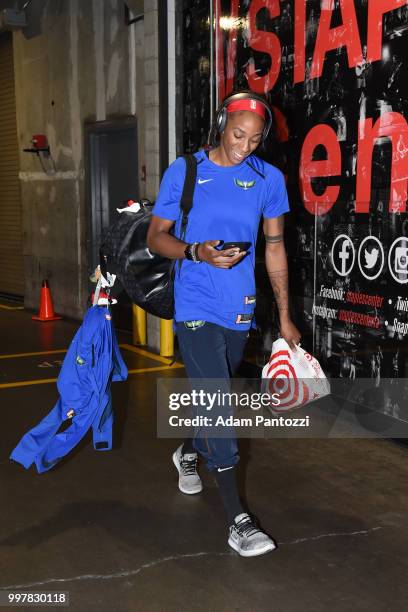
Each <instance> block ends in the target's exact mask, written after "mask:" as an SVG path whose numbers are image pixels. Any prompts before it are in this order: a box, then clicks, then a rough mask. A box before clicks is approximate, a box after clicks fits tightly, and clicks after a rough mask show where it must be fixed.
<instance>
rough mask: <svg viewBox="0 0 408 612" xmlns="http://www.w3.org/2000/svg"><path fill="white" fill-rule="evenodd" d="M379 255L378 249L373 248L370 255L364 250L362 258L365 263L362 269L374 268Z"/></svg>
mask: <svg viewBox="0 0 408 612" xmlns="http://www.w3.org/2000/svg"><path fill="white" fill-rule="evenodd" d="M379 253H380V250H379V249H375V248H373V249H372V250H371V253H370V252H369V251H367V249H364V257H365V261H366V262H365V266H364V267H365V268H367V269H368V270H371V268H374V266H375V264H376V263H377V259H378V255H379Z"/></svg>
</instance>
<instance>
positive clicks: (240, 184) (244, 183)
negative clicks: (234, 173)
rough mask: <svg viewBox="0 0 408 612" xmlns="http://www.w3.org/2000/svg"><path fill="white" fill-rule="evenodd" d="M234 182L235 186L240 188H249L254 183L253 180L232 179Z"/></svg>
mask: <svg viewBox="0 0 408 612" xmlns="http://www.w3.org/2000/svg"><path fill="white" fill-rule="evenodd" d="M234 182H235V184H236V186H237V187H241V189H245V191H246V190H247V189H251V187H253V186H254V185H255V181H240V180H239V179H234Z"/></svg>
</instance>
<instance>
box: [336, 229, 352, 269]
mask: <svg viewBox="0 0 408 612" xmlns="http://www.w3.org/2000/svg"><path fill="white" fill-rule="evenodd" d="M340 241H341V242H340ZM336 245H337V248H336ZM331 259H332V263H333V267H334V269H335V270H336V272H337V274H339V275H340V276H347V274H350V272H351V269H352V267H353V265H354V259H355V251H354V245H353V243H352V241H351V239H350V238H349V237H348V236H346V235H345V234H341V235H340V236H337V238H336V240H335V241H334V243H333V247H332V252H331ZM336 260H337V261H338V260H340V262H339V263H340V268H338V267H337V265H336Z"/></svg>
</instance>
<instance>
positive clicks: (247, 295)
mask: <svg viewBox="0 0 408 612" xmlns="http://www.w3.org/2000/svg"><path fill="white" fill-rule="evenodd" d="M195 157H196V158H197V179H196V185H195V189H194V199H193V208H192V209H191V212H190V214H189V217H188V225H187V232H186V235H185V238H184V239H185V241H186V242H188V243H191V242H204V241H205V240H224V242H232V241H237V242H238V241H239V242H244V241H245V242H251V244H252V246H251V248H250V249H249V251H248V255H247V256H245V257H244V259H243V260H242V261H240V262H239V263H238V264H237V265H235V266H234V267H233V268H231V269H229V270H228V269H227V270H224V269H221V268H216V267H214V266H211V265H209V264H207V263H205V262H203V263H200V264H197V263H194V262H192V261H189V260H183V263H182V265H181V268H179V264H177V266H176V276H175V280H174V298H175V320H176V321H192V320H203V321H209V322H212V323H217V324H218V325H222V326H224V327H228V328H229V329H236V330H245V329H249V327H250V323H251V315H253V311H254V309H255V275H254V267H255V244H256V239H257V235H258V227H259V222H260V219H261V216H263V217H264V218H268V219H269V218H273V217H279V216H280V215H282V214H283V213H286V212H288V210H289V204H288V197H287V193H286V186H285V179H284V177H283V174H282V173H281V172H280V170H278V169H277V168H275V167H274V166H272V165H271V164H268V163H267V162H264V161H263V160H261V159H259V158H258V157H256V156H255V155H250V156H249V157H247V158H246V160H245V161H244V162H242V163H241V164H238V165H234V166H219V165H218V164H215V163H214V162H212V161H211V160H210V159H209V158H208V157H207V155H206V154H205V151H203V150H201V151H198V153H195ZM251 166H252V167H251ZM254 168H255V169H254ZM185 175H186V163H185V161H184V159H183V158H182V157H179V158H178V159H176V160H175V161H174V162H173V163H172V164H171V165H170V166H169V168H168V169H167V170H166V172H165V174H164V176H163V180H162V182H161V186H160V191H159V194H158V197H157V200H156V204H155V206H154V209H153V214H154V215H156V216H157V217H161V218H162V219H168V220H170V221H175V222H176V227H175V236H179V235H180V222H181V213H180V199H181V194H182V191H183V186H184V179H185ZM248 315H249V316H248ZM241 319H243V320H242V321H241ZM240 321H241V322H240Z"/></svg>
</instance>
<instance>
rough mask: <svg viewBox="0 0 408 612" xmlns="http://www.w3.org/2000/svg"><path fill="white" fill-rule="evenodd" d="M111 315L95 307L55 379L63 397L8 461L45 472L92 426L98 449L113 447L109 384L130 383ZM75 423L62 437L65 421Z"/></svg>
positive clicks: (25, 437) (17, 447)
mask: <svg viewBox="0 0 408 612" xmlns="http://www.w3.org/2000/svg"><path fill="white" fill-rule="evenodd" d="M127 374H128V372H127V367H126V365H125V362H124V361H123V358H122V355H121V354H120V350H119V346H118V342H117V339H116V334H115V331H114V328H113V325H112V320H111V314H110V311H109V310H108V309H107V308H106V307H101V306H93V307H92V308H89V310H88V311H87V313H86V315H85V318H84V321H83V323H82V325H81V327H80V328H79V330H78V331H77V333H76V334H75V337H74V339H73V340H72V342H71V345H70V347H69V349H68V352H67V354H66V356H65V359H64V362H63V364H62V368H61V372H60V375H59V377H58V380H57V387H58V391H59V394H60V398H59V400H58V401H57V403H56V404H55V406H54V408H53V409H52V410H51V412H50V413H49V414H48V415H47V416H46V417H45V418H44V419H42V421H40V423H38V425H36V427H34V428H33V429H31V430H30V431H29V432H28V433H26V434H25V435H24V436H23V437H22V439H21V440H20V442H19V443H18V444H17V446H16V448H15V449H14V450H13V452H12V453H11V455H10V459H13V460H14V461H17V462H19V463H21V464H22V465H23V466H24V467H25V468H26V469H28V468H29V467H30V466H31V465H32V464H33V463H35V465H36V467H37V470H38V472H39V473H41V472H46V471H47V470H49V469H50V468H51V467H53V466H54V465H55V464H56V463H57V462H58V461H59V460H60V459H62V458H63V457H64V456H65V455H66V454H68V453H69V452H70V451H71V450H72V449H73V448H74V447H75V446H76V445H77V444H78V442H80V440H81V439H82V438H83V437H84V435H85V434H86V433H87V431H88V430H89V428H90V427H92V430H93V443H94V447H95V448H96V450H110V449H111V448H112V424H113V414H112V403H111V392H110V383H111V381H119V380H126V379H127ZM68 419H70V420H71V424H70V426H69V427H68V428H66V429H65V430H64V431H61V432H59V433H58V430H59V429H60V427H61V425H62V424H63V423H64V421H67V420H68Z"/></svg>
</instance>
